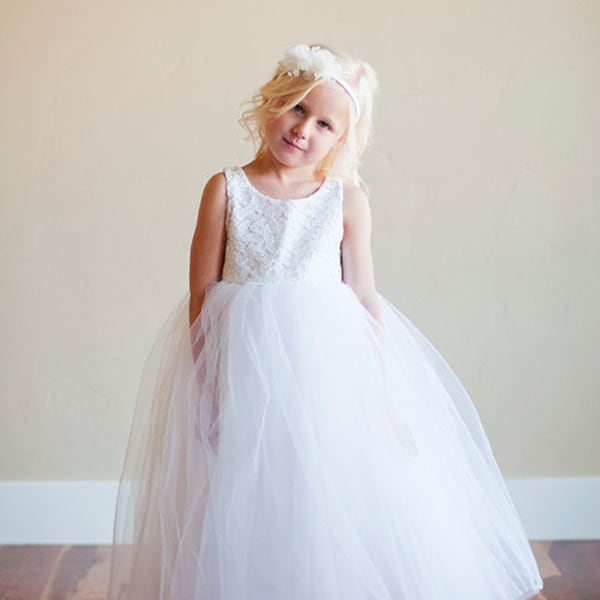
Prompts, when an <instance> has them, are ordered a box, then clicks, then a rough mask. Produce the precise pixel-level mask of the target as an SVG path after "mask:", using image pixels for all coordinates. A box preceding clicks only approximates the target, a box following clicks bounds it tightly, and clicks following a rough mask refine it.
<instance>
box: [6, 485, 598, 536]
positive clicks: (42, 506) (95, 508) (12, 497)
mask: <svg viewBox="0 0 600 600" xmlns="http://www.w3.org/2000/svg"><path fill="white" fill-rule="evenodd" d="M506 484H507V487H508V490H509V492H510V494H511V496H512V498H513V500H514V502H515V505H516V507H517V510H518V512H519V515H520V517H521V520H522V522H523V526H524V528H525V532H526V534H527V537H528V538H529V539H530V540H584V539H588V540H589V539H600V477H577V478H570V477H569V478H567V477H565V478H534V479H508V480H507V482H506ZM117 485H118V482H116V481H4V482H0V544H110V542H111V539H112V525H113V517H114V507H115V502H116V495H117Z"/></svg>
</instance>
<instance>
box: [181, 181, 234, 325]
mask: <svg viewBox="0 0 600 600" xmlns="http://www.w3.org/2000/svg"><path fill="white" fill-rule="evenodd" d="M226 207H227V195H226V192H225V175H224V174H223V173H222V172H220V173H215V174H214V175H213V176H212V177H211V178H210V179H209V180H208V181H207V182H206V185H205V186H204V191H203V192H202V199H201V201H200V208H199V210H198V220H197V223H196V230H195V231H194V237H193V238H192V245H191V249H190V311H189V320H190V327H191V326H192V325H193V323H194V321H195V320H196V318H197V317H198V315H199V314H200V310H201V309H202V304H203V303H204V295H205V291H206V286H207V285H208V284H209V283H210V282H211V281H218V280H219V279H220V278H221V270H222V268H223V260H224V257H225V211H226Z"/></svg>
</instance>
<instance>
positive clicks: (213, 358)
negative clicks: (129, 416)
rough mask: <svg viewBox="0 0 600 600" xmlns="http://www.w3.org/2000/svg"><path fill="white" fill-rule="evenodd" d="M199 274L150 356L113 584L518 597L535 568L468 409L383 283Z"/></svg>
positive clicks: (294, 596)
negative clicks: (375, 291)
mask: <svg viewBox="0 0 600 600" xmlns="http://www.w3.org/2000/svg"><path fill="white" fill-rule="evenodd" d="M379 299H380V303H381V306H382V311H383V319H384V328H383V330H382V328H381V327H380V326H379V324H378V323H377V322H376V321H375V320H374V319H373V317H372V316H371V314H370V313H369V312H368V311H367V310H366V309H365V308H364V306H363V305H362V304H361V303H360V302H359V301H358V299H357V297H356V296H355V294H354V292H353V291H352V289H351V288H350V287H349V286H348V285H347V284H345V283H342V282H333V283H307V282H301V283H300V282H289V283H264V282H252V283H245V284H237V283H231V282H225V281H218V282H213V283H211V284H210V286H209V288H208V290H207V295H206V299H205V302H204V305H203V308H202V312H201V314H200V315H199V317H198V318H197V319H196V321H195V322H194V324H193V325H192V327H191V328H190V327H189V325H188V303H189V296H188V295H187V294H186V296H185V297H184V298H182V299H181V301H180V302H179V304H178V305H177V306H176V307H175V309H174V311H173V312H172V314H171V315H170V317H169V318H168V319H167V321H166V323H165V324H164V325H163V327H162V329H161V331H160V334H159V336H158V338H157V340H156V342H155V345H154V347H153V350H152V352H151V353H150V356H149V358H148V360H147V363H146V366H145V370H144V374H143V377H142V382H141V387H140V391H139V397H138V400H137V405H136V411H135V415H134V420H133V425H132V429H131V434H130V440H129V446H128V449H127V456H126V461H125V469H124V473H123V479H122V481H121V486H120V490H119V497H118V506H117V517H116V522H115V540H114V542H115V544H114V549H113V556H112V565H111V578H110V586H109V587H110V590H109V598H111V599H117V598H129V599H130V600H153V599H161V600H166V599H169V600H192V599H194V600H376V599H377V600H434V599H435V600H518V599H525V598H530V597H532V596H533V595H535V593H536V592H537V591H539V590H540V589H541V588H542V579H541V577H540V573H539V570H538V567H537V564H536V561H535V558H534V556H533V553H532V551H531V547H530V545H529V542H528V540H527V538H526V536H525V534H524V531H523V528H522V525H521V522H520V520H519V517H518V515H517V512H516V510H515V507H514V505H513V503H512V501H511V498H510V496H509V494H508V492H507V490H506V487H505V484H504V482H503V478H502V475H501V473H500V470H499V468H498V466H497V464H496V462H495V459H494V457H493V454H492V450H491V448H490V445H489V442H488V440H487V438H486V435H485V433H484V430H483V428H482V425H481V422H480V419H479V417H478V414H477V412H476V410H475V408H474V406H473V404H472V402H471V400H470V398H469V396H468V395H467V393H466V391H465V390H464V388H463V387H462V385H461V384H460V382H459V381H458V380H457V378H456V376H455V375H454V373H453V372H452V370H451V368H450V367H449V366H448V364H447V363H446V362H445V360H444V359H443V358H442V357H441V356H440V354H439V353H438V352H437V351H436V350H435V349H434V348H433V346H432V345H431V344H430V343H429V342H428V341H427V339H426V338H425V337H424V336H423V335H422V334H421V333H420V332H419V331H418V330H417V329H416V328H415V326H414V325H412V324H411V322H410V321H409V320H408V319H407V318H406V317H405V316H403V315H402V314H401V313H400V312H399V311H398V310H397V309H396V308H395V307H394V306H393V305H392V304H390V303H389V302H388V301H387V300H386V299H385V298H384V297H383V296H381V295H379Z"/></svg>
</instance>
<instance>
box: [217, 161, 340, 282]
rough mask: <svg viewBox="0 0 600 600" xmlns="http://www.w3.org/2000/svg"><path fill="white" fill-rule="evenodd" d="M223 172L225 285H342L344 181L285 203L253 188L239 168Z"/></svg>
mask: <svg viewBox="0 0 600 600" xmlns="http://www.w3.org/2000/svg"><path fill="white" fill-rule="evenodd" d="M223 172H224V173H225V179H226V190H227V216H226V231H227V241H226V245H225V262H224V264H223V271H222V276H221V277H222V279H223V280H224V281H232V282H237V283H244V282H247V281H295V280H306V281H341V278H342V266H341V241H342V236H343V212H342V198H343V197H342V181H341V179H337V178H329V177H328V178H327V179H326V180H325V181H324V182H323V184H322V185H321V187H320V188H319V189H318V190H317V191H316V192H314V193H313V194H311V195H310V196H306V197H305V198H296V199H289V200H282V199H277V198H272V197H270V196H267V195H265V194H262V193H261V192H259V191H258V190H257V189H256V188H254V186H253V185H252V184H251V183H250V181H249V180H248V178H247V176H246V174H245V173H244V171H243V170H242V168H241V167H226V168H225V169H223Z"/></svg>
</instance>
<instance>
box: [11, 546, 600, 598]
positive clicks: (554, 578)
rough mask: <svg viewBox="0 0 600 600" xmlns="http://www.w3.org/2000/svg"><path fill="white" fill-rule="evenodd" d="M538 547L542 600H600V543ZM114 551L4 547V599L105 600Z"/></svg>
mask: <svg viewBox="0 0 600 600" xmlns="http://www.w3.org/2000/svg"><path fill="white" fill-rule="evenodd" d="M532 547H533V551H534V553H535V556H536V558H537V561H538V564H539V566H540V571H541V572H542V577H543V578H544V590H543V594H540V595H539V596H538V598H539V600H600V541H574V542H533V543H532ZM109 551H110V550H109V547H107V546H0V599H1V600H34V599H35V600H65V599H69V600H71V599H77V600H103V599H104V598H105V587H106V580H107V576H108V559H109ZM240 600H243V599H242V598H240ZM464 600H485V599H484V598H465V599H464Z"/></svg>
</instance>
